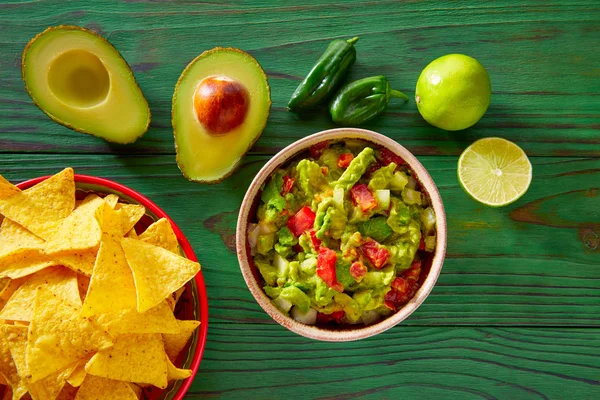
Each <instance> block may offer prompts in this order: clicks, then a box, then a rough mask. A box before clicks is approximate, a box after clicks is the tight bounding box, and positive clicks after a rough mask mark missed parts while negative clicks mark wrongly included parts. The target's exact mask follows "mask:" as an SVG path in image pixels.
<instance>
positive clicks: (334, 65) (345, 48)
mask: <svg viewBox="0 0 600 400" xmlns="http://www.w3.org/2000/svg"><path fill="white" fill-rule="evenodd" d="M357 41H358V37H355V38H352V39H349V40H341V39H336V40H334V41H333V42H331V43H330V44H329V47H327V50H325V53H323V55H322V56H321V57H320V58H319V59H318V60H317V62H316V64H315V65H314V66H313V67H312V69H311V71H310V72H309V73H308V76H307V77H306V78H304V80H303V81H302V83H301V84H300V85H299V86H298V87H297V88H296V91H295V92H294V94H293V95H292V98H291V99H290V101H289V103H288V106H287V108H288V110H290V111H293V112H299V111H304V110H307V109H309V108H311V107H313V106H315V105H317V104H320V103H323V102H324V101H325V100H327V98H328V96H329V95H330V94H332V93H333V91H334V90H335V89H337V88H338V86H339V85H340V84H341V83H342V80H343V79H344V77H345V76H346V74H347V73H348V71H349V70H350V67H351V66H352V64H354V61H356V49H355V48H354V43H356V42H357Z"/></svg>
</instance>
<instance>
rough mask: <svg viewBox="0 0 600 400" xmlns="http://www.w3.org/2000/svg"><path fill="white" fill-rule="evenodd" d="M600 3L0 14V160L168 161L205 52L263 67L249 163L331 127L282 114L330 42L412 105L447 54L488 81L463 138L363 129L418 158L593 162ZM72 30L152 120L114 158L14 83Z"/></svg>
mask: <svg viewBox="0 0 600 400" xmlns="http://www.w3.org/2000/svg"><path fill="white" fill-rule="evenodd" d="M599 20H600V5H599V3H598V2H597V1H594V0H587V1H586V0H580V1H574V0H571V1H560V2H559V1H550V2H542V3H540V2H538V1H519V2H515V1H511V0H503V1H497V2H494V3H493V4H492V3H487V2H474V1H473V2H453V1H440V2H397V1H392V0H385V1H367V2H360V1H347V2H343V3H340V2H328V1H314V0H313V1H305V2H302V5H290V4H289V2H287V1H283V0H277V1H240V2H231V3H220V2H212V3H203V2H195V1H190V2H181V1H143V0H136V1H127V2H117V1H106V0H96V1H93V2H82V1H79V2H77V1H75V2H64V1H61V0H49V1H23V2H19V1H15V2H3V3H2V4H0V26H1V27H2V28H1V29H2V39H1V40H0V46H1V47H0V49H1V51H2V57H1V58H0V82H1V85H2V91H1V92H0V116H1V117H2V118H1V119H0V140H1V141H2V146H1V147H0V151H1V152H40V151H43V152H54V153H91V154H99V153H113V152H118V153H136V154H139V153H152V154H171V153H173V151H174V149H173V138H172V129H171V125H170V116H171V112H170V108H171V98H172V95H173V88H174V86H175V82H176V80H177V78H178V76H179V74H180V73H181V71H182V70H183V68H184V67H185V65H186V64H187V63H188V62H189V61H190V60H192V59H193V58H194V57H195V56H197V55H198V54H200V53H201V52H202V51H204V50H207V49H210V48H212V47H214V46H217V45H221V46H234V47H239V48H242V49H244V50H247V51H249V52H250V53H251V54H253V55H254V56H255V57H256V58H257V59H258V60H259V62H260V63H261V64H262V65H263V67H264V68H265V70H266V71H267V74H268V76H269V82H270V84H271V88H272V97H273V108H272V113H271V116H270V120H269V124H268V127H267V129H266V130H265V132H264V134H263V137H262V138H261V139H260V141H259V142H258V143H257V145H256V146H255V148H254V150H253V151H254V152H255V153H257V154H272V153H273V152H274V151H275V150H277V149H280V148H282V147H283V146H285V145H287V144H290V143H291V142H293V141H294V140H296V139H298V138H300V137H303V136H306V135H307V134H309V133H314V132H316V131H319V130H322V129H326V128H330V127H332V126H333V125H332V123H331V122H330V120H329V118H328V116H327V114H326V112H325V111H316V112H314V113H313V114H312V115H309V116H308V117H307V118H305V119H299V118H298V117H297V116H296V115H294V114H291V113H289V112H287V111H286V110H285V105H286V103H287V100H288V99H289V97H290V95H291V93H292V92H293V90H294V88H295V87H296V85H297V84H298V82H299V81H300V80H301V79H302V78H303V76H304V75H305V74H306V73H307V72H308V71H309V69H310V67H311V66H312V64H313V62H314V61H315V60H316V58H317V57H318V56H319V55H320V54H321V53H322V51H323V49H324V48H325V47H326V46H327V44H328V42H329V41H330V40H332V39H333V38H339V37H351V36H356V35H359V36H360V37H361V40H360V41H359V43H358V45H357V49H358V61H357V63H356V65H355V66H354V68H353V70H352V78H358V77H365V76H369V75H375V74H384V75H386V76H388V78H389V79H390V82H391V83H392V85H393V86H394V87H395V88H398V89H401V90H402V91H405V92H406V93H407V94H409V95H412V94H413V93H414V87H415V83H416V80H417V78H418V76H419V73H420V71H421V70H422V69H423V68H424V67H425V65H427V64H428V63H429V62H430V61H432V60H433V59H435V58H437V57H439V56H441V55H444V54H447V53H451V52H457V53H466V54H469V55H472V56H474V57H476V58H477V59H479V60H480V61H481V62H482V63H483V65H484V66H485V67H486V68H487V69H488V70H489V72H490V75H491V79H492V86H493V98H492V104H491V106H490V109H489V111H488V113H487V114H486V116H485V117H484V118H483V119H482V120H481V121H480V122H479V123H478V124H477V125H476V126H475V127H474V128H472V129H469V130H467V131H466V132H460V133H448V132H445V131H442V130H438V129H436V128H433V127H431V126H429V125H427V124H426V123H425V121H424V120H423V119H422V118H421V117H420V116H419V114H418V112H417V110H416V106H415V104H414V101H411V102H410V103H409V104H408V105H405V106H403V105H401V104H396V105H395V106H393V107H391V108H390V109H389V110H388V111H387V112H386V113H385V115H384V117H382V118H379V119H377V120H376V121H374V122H373V123H371V124H369V125H367V126H366V128H371V129H374V130H378V131H380V132H381V133H383V134H386V135H388V136H390V137H392V138H394V139H396V140H398V141H400V142H401V143H403V144H405V145H406V146H407V147H408V148H409V149H410V150H411V151H413V152H414V153H416V154H418V155H425V154H427V155H446V154H454V155H456V154H459V153H460V152H461V151H462V150H463V149H464V148H465V147H466V146H467V145H468V144H469V143H470V142H472V141H473V140H474V139H477V138H480V137H486V136H501V137H505V138H507V139H510V140H513V141H515V142H517V143H518V144H519V145H521V146H522V147H523V148H524V149H525V151H526V152H527V153H528V154H530V155H543V156H548V155H551V156H554V155H561V156H594V157H597V156H599V155H600V139H599V133H600V111H599V110H600V97H599V92H600V68H599V65H600V52H598V51H594V49H595V48H596V47H597V44H598V37H599V34H600V28H599V27H600V24H599V23H598V21H599ZM58 24H76V25H81V26H85V27H88V28H90V29H93V30H95V31H97V32H99V33H100V34H102V35H105V36H106V37H108V39H109V40H110V41H111V42H112V43H113V44H114V45H115V46H116V47H117V49H119V50H120V51H121V53H122V54H123V56H124V57H125V59H126V60H127V61H128V62H129V63H130V65H131V66H132V68H133V70H134V72H135V75H136V77H137V79H138V81H139V83H140V86H141V88H142V90H143V91H144V94H145V95H146V97H147V99H148V101H149V103H150V107H151V109H152V115H153V122H152V125H151V129H150V131H149V132H148V134H147V135H146V136H145V137H144V138H143V139H142V140H140V141H139V142H138V144H137V145H136V146H135V147H133V146H114V145H109V144H107V143H105V142H103V141H102V140H100V139H96V138H92V137H87V136H84V135H81V134H79V133H75V132H72V131H70V130H68V129H66V128H64V127H61V126H59V125H57V124H55V123H53V122H52V121H50V120H49V119H48V118H47V117H46V116H45V115H44V114H43V113H42V112H41V111H39V110H38V109H37V108H36V107H35V106H34V105H33V104H32V102H31V101H30V99H29V97H28V95H27V94H26V92H25V88H24V85H23V83H22V82H21V78H20V71H19V67H20V56H21V52H22V51H23V48H24V46H25V44H26V43H27V41H28V40H29V39H30V38H31V37H33V36H34V35H35V34H37V33H39V32H41V31H42V30H43V29H45V28H46V27H47V26H51V25H58Z"/></svg>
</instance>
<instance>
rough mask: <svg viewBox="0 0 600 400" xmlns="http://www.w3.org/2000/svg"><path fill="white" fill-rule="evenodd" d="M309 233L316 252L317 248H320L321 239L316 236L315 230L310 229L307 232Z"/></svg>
mask: <svg viewBox="0 0 600 400" xmlns="http://www.w3.org/2000/svg"><path fill="white" fill-rule="evenodd" d="M309 234H310V241H311V242H312V245H313V247H314V248H315V250H316V251H317V252H318V251H319V249H320V248H321V243H322V242H321V239H319V238H318V237H317V232H315V230H314V229H313V230H311V231H310V232H309Z"/></svg>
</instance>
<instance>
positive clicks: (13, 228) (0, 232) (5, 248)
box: [0, 218, 44, 268]
mask: <svg viewBox="0 0 600 400" xmlns="http://www.w3.org/2000/svg"><path fill="white" fill-rule="evenodd" d="M43 248H44V239H41V238H39V237H37V236H36V235H34V234H33V233H31V232H30V231H28V230H27V229H25V228H23V227H22V226H21V225H19V224H17V223H16V222H14V221H11V220H10V219H8V218H4V220H3V221H2V226H0V265H3V263H2V261H4V260H5V259H6V258H10V256H13V255H17V254H19V253H20V252H24V251H27V250H41V249H43ZM0 268H1V267H0Z"/></svg>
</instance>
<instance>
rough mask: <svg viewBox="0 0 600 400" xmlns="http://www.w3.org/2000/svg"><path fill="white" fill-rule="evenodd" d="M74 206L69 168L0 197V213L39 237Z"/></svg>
mask: <svg viewBox="0 0 600 400" xmlns="http://www.w3.org/2000/svg"><path fill="white" fill-rule="evenodd" d="M74 207H75V182H74V180H73V169H72V168H66V169H65V170H63V171H62V172H60V173H58V174H57V175H54V176H53V177H51V178H48V179H46V180H45V181H43V182H40V183H38V184H37V185H35V186H33V187H31V188H29V189H27V190H24V191H22V192H14V194H13V195H12V196H10V197H7V198H4V199H1V200H0V214H3V215H4V216H5V217H6V218H9V219H11V220H13V221H15V222H16V223H18V224H19V225H21V226H23V227H24V228H25V229H27V230H29V231H31V232H33V233H34V234H35V235H37V236H39V237H41V238H42V239H46V240H47V239H48V238H50V236H52V234H53V233H54V231H55V230H56V228H57V227H58V225H59V224H60V222H61V221H62V220H63V219H64V218H66V217H67V216H68V215H69V214H71V212H72V211H73V209H74Z"/></svg>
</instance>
